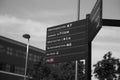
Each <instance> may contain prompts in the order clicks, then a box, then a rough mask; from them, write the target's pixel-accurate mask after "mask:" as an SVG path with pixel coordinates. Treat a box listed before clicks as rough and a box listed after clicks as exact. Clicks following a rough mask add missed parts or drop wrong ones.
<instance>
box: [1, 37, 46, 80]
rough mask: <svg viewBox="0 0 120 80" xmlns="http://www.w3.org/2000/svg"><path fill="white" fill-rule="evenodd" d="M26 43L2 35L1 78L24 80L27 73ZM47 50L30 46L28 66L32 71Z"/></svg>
mask: <svg viewBox="0 0 120 80" xmlns="http://www.w3.org/2000/svg"><path fill="white" fill-rule="evenodd" d="M26 46H27V45H26V44H24V43H21V42H18V41H15V40H12V39H9V38H6V37H3V36H0V80H23V79H24V74H25V59H26ZM44 53H45V51H44V50H42V49H39V48H36V47H33V46H30V47H29V55H28V65H27V66H28V68H27V71H30V70H31V69H32V67H33V64H34V63H35V62H38V61H39V60H40V59H41V58H42V57H43V56H44V55H45V54H44Z"/></svg>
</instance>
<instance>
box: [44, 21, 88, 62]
mask: <svg viewBox="0 0 120 80" xmlns="http://www.w3.org/2000/svg"><path fill="white" fill-rule="evenodd" d="M87 43H88V30H87V26H86V19H83V20H79V21H75V22H70V23H66V24H62V25H58V26H54V27H50V28H47V40H46V58H45V61H46V62H48V63H55V62H64V61H71V60H77V59H83V58H85V55H86V54H87V52H88V45H87Z"/></svg>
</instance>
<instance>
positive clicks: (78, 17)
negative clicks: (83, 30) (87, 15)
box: [77, 0, 80, 20]
mask: <svg viewBox="0 0 120 80" xmlns="http://www.w3.org/2000/svg"><path fill="white" fill-rule="evenodd" d="M77 14H78V16H77V19H78V20H79V19H80V0H78V13H77Z"/></svg>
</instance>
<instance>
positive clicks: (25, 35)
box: [23, 34, 30, 80]
mask: <svg viewBox="0 0 120 80" xmlns="http://www.w3.org/2000/svg"><path fill="white" fill-rule="evenodd" d="M23 37H24V38H25V39H28V43H27V49H26V58H25V74H24V80H26V74H27V63H28V51H29V40H30V35H29V34H24V35H23Z"/></svg>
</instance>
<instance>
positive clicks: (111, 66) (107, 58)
mask: <svg viewBox="0 0 120 80" xmlns="http://www.w3.org/2000/svg"><path fill="white" fill-rule="evenodd" d="M119 63H120V62H119V59H116V58H114V57H112V53H111V52H108V53H107V54H105V55H104V56H103V60H101V61H98V62H97V64H95V65H94V67H95V69H94V74H95V77H96V78H98V79H99V80H105V79H106V80H113V79H117V72H118V64H119Z"/></svg>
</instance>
